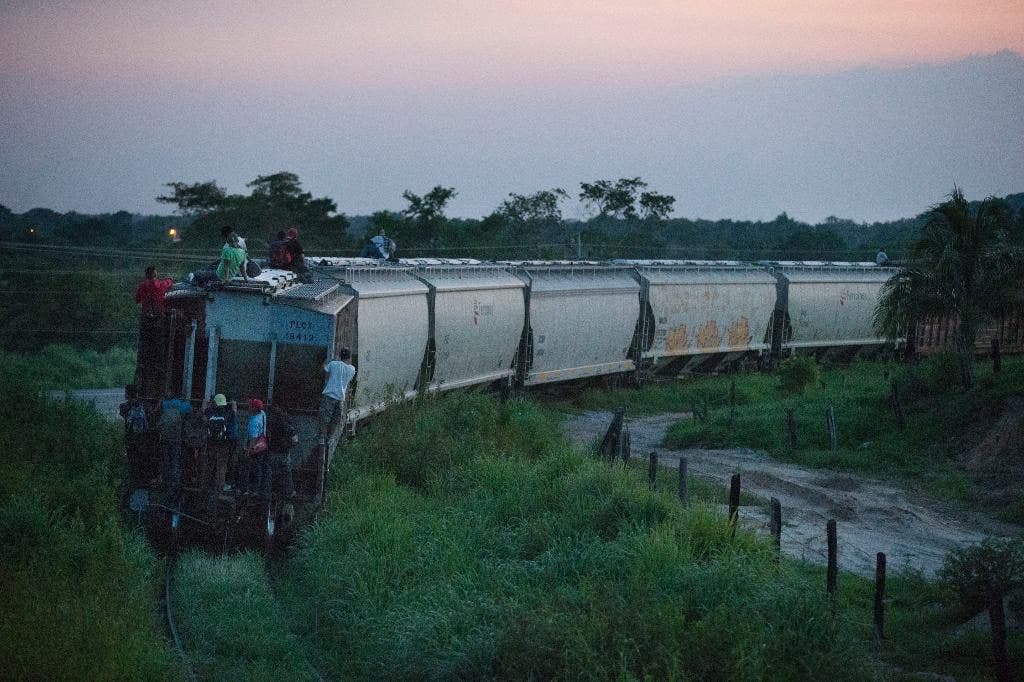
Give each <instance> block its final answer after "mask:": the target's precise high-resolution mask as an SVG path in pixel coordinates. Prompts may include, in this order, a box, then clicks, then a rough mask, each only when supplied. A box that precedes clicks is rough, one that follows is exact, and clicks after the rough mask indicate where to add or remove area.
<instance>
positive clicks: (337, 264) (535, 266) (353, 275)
mask: <svg viewBox="0 0 1024 682" xmlns="http://www.w3.org/2000/svg"><path fill="white" fill-rule="evenodd" d="M257 262H259V263H265V261H260V260H257ZM306 263H307V264H308V265H309V267H310V270H311V277H300V276H299V275H298V274H296V273H294V272H292V271H291V270H280V269H276V268H265V269H264V270H263V271H262V272H260V274H259V275H257V276H255V277H249V278H248V279H243V278H241V277H235V278H234V279H233V280H231V281H230V282H227V283H225V284H224V285H222V290H228V291H235V292H249V293H253V294H260V295H264V296H266V295H270V296H273V297H274V298H275V299H276V298H281V299H283V300H282V302H285V300H287V301H288V302H291V303H296V304H300V305H302V304H319V303H322V302H323V301H324V300H325V299H326V298H328V297H330V296H331V294H332V293H333V292H334V291H335V290H336V289H337V286H338V285H340V284H344V283H352V282H354V281H357V280H360V281H370V280H377V279H378V278H379V279H381V280H386V279H392V278H395V279H405V277H406V276H408V275H409V274H413V273H415V272H416V271H435V272H436V271H438V270H445V269H448V268H451V270H452V271H453V272H454V271H458V270H460V269H463V268H465V269H466V270H467V271H469V270H473V271H478V272H480V271H488V270H491V271H493V270H495V269H502V270H506V271H507V270H517V269H518V270H526V271H531V270H532V271H535V272H536V271H541V272H543V271H545V270H547V271H549V272H552V273H553V272H555V271H564V270H568V271H574V270H579V271H581V272H583V271H605V272H610V271H616V270H621V269H627V268H638V269H675V268H679V269H681V270H689V269H722V270H743V269H761V268H773V269H777V270H783V271H797V272H799V271H812V270H818V271H821V270H825V271H828V270H836V271H840V270H845V271H869V272H870V271H875V272H877V271H880V270H881V271H894V270H895V268H893V267H891V266H879V265H876V264H875V263H873V262H868V261H859V262H850V261H784V260H778V261H767V260H765V261H757V262H747V261H736V260H700V259H649V260H646V259H615V260H610V261H596V260H499V261H480V260H477V259H474V258H426V257H424V258H403V259H400V260H399V261H397V262H393V261H382V260H378V259H375V258H350V257H339V256H316V255H310V256H306ZM335 270H342V271H344V273H343V274H341V273H338V274H335V273H333V272H331V271H335ZM202 291H203V290H202V289H199V288H197V287H191V286H188V285H187V284H185V283H180V284H179V285H177V286H176V287H175V288H174V289H172V290H171V291H170V292H168V296H171V297H172V298H179V297H189V296H195V295H199V293H200V292H202Z"/></svg>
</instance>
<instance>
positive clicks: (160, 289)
mask: <svg viewBox="0 0 1024 682" xmlns="http://www.w3.org/2000/svg"><path fill="white" fill-rule="evenodd" d="M172 286H174V280H173V279H171V278H170V277H166V278H164V279H158V278H157V276H156V266H155V265H150V266H149V267H147V268H146V276H145V278H144V279H143V280H142V281H141V282H139V286H138V287H136V289H135V302H136V303H138V304H140V305H141V306H142V312H143V314H146V315H157V314H160V313H162V312H164V310H165V309H166V305H165V304H164V295H165V294H166V293H167V291H168V290H169V289H170V288H171V287H172Z"/></svg>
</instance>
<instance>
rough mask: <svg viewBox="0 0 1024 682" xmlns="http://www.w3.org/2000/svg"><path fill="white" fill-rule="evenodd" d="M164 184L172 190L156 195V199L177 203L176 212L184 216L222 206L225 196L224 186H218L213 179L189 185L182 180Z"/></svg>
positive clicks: (206, 211) (207, 211)
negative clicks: (165, 193) (162, 194)
mask: <svg viewBox="0 0 1024 682" xmlns="http://www.w3.org/2000/svg"><path fill="white" fill-rule="evenodd" d="M165 186H166V187H170V188H171V189H172V190H173V191H172V192H171V193H170V194H167V195H164V196H160V197H157V198H156V200H157V201H159V202H160V203H163V204H175V205H177V207H178V213H180V214H181V215H186V216H195V215H200V214H203V213H209V212H211V211H214V210H216V209H218V208H222V207H223V206H224V201H225V199H226V198H227V193H226V192H225V191H224V188H223V187H219V186H218V185H217V183H216V182H214V181H213V180H209V181H207V182H196V183H193V184H191V185H190V184H187V183H184V182H168V183H166V185H165Z"/></svg>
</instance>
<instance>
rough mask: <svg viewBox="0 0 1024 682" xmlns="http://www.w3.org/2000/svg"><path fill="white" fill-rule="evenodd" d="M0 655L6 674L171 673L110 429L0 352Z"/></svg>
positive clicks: (152, 579)
mask: <svg viewBox="0 0 1024 682" xmlns="http://www.w3.org/2000/svg"><path fill="white" fill-rule="evenodd" d="M0 385H2V386H3V387H4V389H3V391H4V392H3V396H2V397H0V452H3V453H4V456H3V458H2V459H0V500H2V502H0V537H3V538H4V539H5V540H4V543H3V546H2V549H0V565H2V566H3V570H2V574H3V591H4V597H3V609H4V613H3V615H2V616H0V660H3V661H4V673H5V674H6V675H7V676H8V677H9V678H11V679H27V678H33V679H35V678H40V679H168V678H174V677H177V676H178V670H177V669H176V666H175V661H174V658H173V656H172V653H171V651H170V650H169V649H168V648H167V646H166V644H165V642H164V641H163V639H162V637H161V636H160V635H159V633H158V631H157V626H156V622H155V621H154V619H153V617H152V614H153V609H154V597H155V595H156V586H157V582H158V578H159V569H158V565H157V562H156V558H155V557H154V556H153V554H152V552H151V551H150V549H149V547H148V545H147V544H146V542H145V540H144V538H143V537H142V536H141V535H140V534H139V533H136V532H127V531H125V530H124V528H122V526H121V524H120V522H119V517H118V507H117V499H116V493H115V491H116V482H117V480H118V474H119V466H118V465H119V462H118V460H117V459H116V458H117V457H118V455H119V453H120V452H122V451H123V448H122V445H121V434H120V429H119V428H118V427H116V426H114V425H112V424H108V423H106V422H105V421H103V420H102V419H101V418H100V417H99V416H98V415H97V414H95V412H92V411H91V410H89V409H88V408H85V407H84V406H81V405H76V404H70V405H65V404H54V403H50V402H48V401H47V400H45V399H44V398H42V397H40V393H39V390H38V388H37V386H35V385H33V384H32V383H30V382H28V381H26V380H25V378H24V376H23V375H21V374H20V373H19V372H17V371H12V368H11V366H10V364H9V363H8V362H7V361H6V360H5V359H0Z"/></svg>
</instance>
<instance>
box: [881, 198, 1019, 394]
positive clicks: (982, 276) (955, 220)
mask: <svg viewBox="0 0 1024 682" xmlns="http://www.w3.org/2000/svg"><path fill="white" fill-rule="evenodd" d="M1017 231H1019V230H1015V229H1014V223H1013V221H1012V219H1011V213H1010V209H1009V207H1008V206H1007V205H1006V203H1005V202H1004V201H1003V200H1001V199H996V198H994V197H989V198H988V199H985V200H984V201H983V202H981V204H980V205H979V206H978V208H977V210H972V208H971V206H970V204H969V203H968V202H967V200H966V199H964V195H963V192H962V191H961V190H960V189H959V188H957V187H954V188H953V192H952V193H951V194H950V195H949V200H948V201H945V202H943V203H941V204H939V205H937V206H935V207H933V208H932V209H931V211H929V213H928V219H927V221H926V222H925V225H924V228H923V230H922V231H921V236H920V238H919V239H918V240H917V242H915V243H914V245H913V246H912V247H911V251H910V257H909V259H908V260H907V262H906V263H905V264H904V265H903V267H901V268H900V269H899V271H898V272H896V274H894V275H893V276H892V277H891V278H889V281H887V282H886V283H885V285H884V286H883V287H882V292H881V295H880V297H879V301H878V306H877V307H876V308H875V326H876V327H878V329H879V330H880V331H882V332H883V333H885V334H886V335H887V336H888V337H889V338H897V337H899V336H901V335H903V334H905V333H906V332H907V330H908V329H910V328H911V325H912V324H913V322H914V321H916V320H919V319H924V318H928V317H946V318H951V319H955V320H956V321H957V322H958V323H959V324H958V327H957V331H956V336H955V345H954V351H955V353H956V355H957V358H958V360H959V367H960V383H961V384H962V386H963V387H964V388H965V389H969V388H971V387H973V386H974V343H975V338H976V336H977V331H978V328H979V327H980V326H981V325H983V324H985V323H987V322H990V321H992V320H993V319H995V318H998V317H1000V316H1002V315H1005V314H1007V313H1008V312H1010V311H1011V310H1014V309H1016V310H1020V309H1021V308H1022V302H1024V295H1022V289H1024V252H1022V250H1021V248H1020V243H1021V240H1020V235H1018V234H1015V232H1017Z"/></svg>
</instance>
